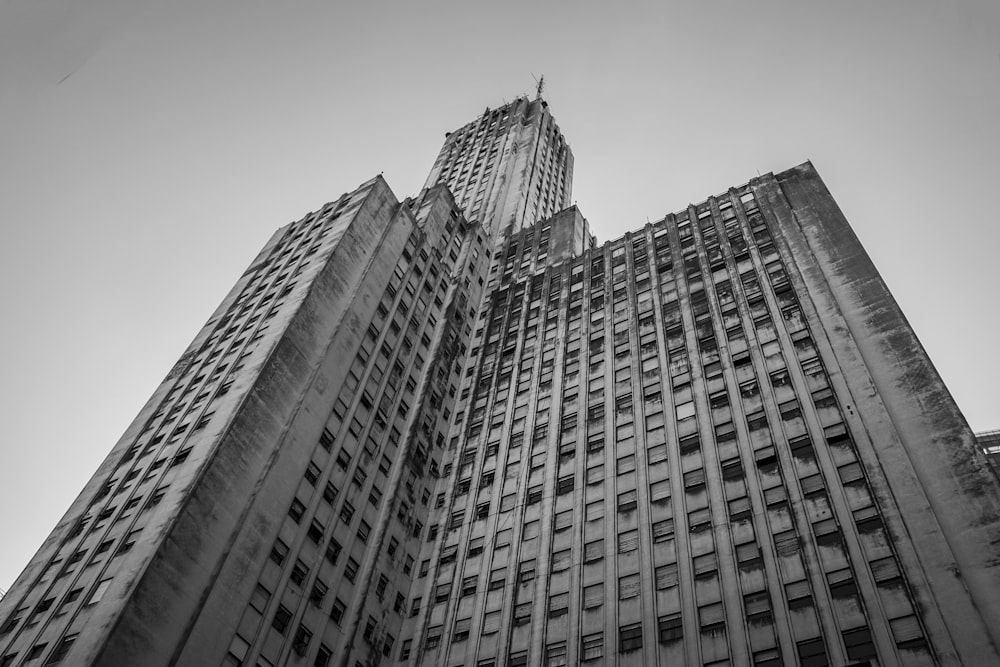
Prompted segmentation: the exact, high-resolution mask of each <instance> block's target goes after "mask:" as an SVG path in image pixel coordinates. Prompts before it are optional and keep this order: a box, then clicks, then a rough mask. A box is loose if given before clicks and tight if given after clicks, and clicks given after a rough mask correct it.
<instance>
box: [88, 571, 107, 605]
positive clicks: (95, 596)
mask: <svg viewBox="0 0 1000 667" xmlns="http://www.w3.org/2000/svg"><path fill="white" fill-rule="evenodd" d="M110 585H111V578H110V577H109V578H107V579H101V580H100V581H99V582H97V587H96V588H94V592H93V593H91V594H90V599H89V600H88V601H87V604H88V605H92V604H97V603H98V602H100V601H101V598H103V597H104V594H105V593H106V592H107V590H108V587H109V586H110Z"/></svg>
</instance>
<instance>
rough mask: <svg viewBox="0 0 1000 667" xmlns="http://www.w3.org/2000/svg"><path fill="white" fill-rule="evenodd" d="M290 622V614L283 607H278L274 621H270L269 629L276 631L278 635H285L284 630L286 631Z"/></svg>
mask: <svg viewBox="0 0 1000 667" xmlns="http://www.w3.org/2000/svg"><path fill="white" fill-rule="evenodd" d="M291 620H292V612H290V611H288V609H287V608H286V607H285V605H279V606H278V610H277V611H276V612H274V619H273V620H272V621H271V627H272V628H274V629H275V630H277V631H278V633H279V634H282V635H283V634H285V630H287V629H288V623H289V622H290V621H291Z"/></svg>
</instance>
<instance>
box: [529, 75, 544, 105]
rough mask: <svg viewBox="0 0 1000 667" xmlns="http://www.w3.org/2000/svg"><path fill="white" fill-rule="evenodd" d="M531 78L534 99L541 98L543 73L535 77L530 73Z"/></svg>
mask: <svg viewBox="0 0 1000 667" xmlns="http://www.w3.org/2000/svg"><path fill="white" fill-rule="evenodd" d="M531 78H532V79H534V80H535V99H536V100H537V99H541V97H542V90H544V89H545V75H544V74H543V75H542V76H541V77H536V76H535V75H534V74H532V75H531Z"/></svg>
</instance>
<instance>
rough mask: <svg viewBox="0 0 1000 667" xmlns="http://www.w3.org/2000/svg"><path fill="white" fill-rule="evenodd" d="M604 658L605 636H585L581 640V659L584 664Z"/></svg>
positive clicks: (597, 634)
mask: <svg viewBox="0 0 1000 667" xmlns="http://www.w3.org/2000/svg"><path fill="white" fill-rule="evenodd" d="M603 657H604V635H602V634H601V633H596V634H593V635H584V636H583V637H581V639H580V659H581V660H583V661H584V662H589V661H591V660H599V659H601V658H603Z"/></svg>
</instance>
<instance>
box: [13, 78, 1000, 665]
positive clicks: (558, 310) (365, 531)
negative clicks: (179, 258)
mask: <svg viewBox="0 0 1000 667" xmlns="http://www.w3.org/2000/svg"><path fill="white" fill-rule="evenodd" d="M572 168H573V156H572V152H571V151H570V149H569V146H568V145H567V143H566V141H565V140H564V138H563V137H562V135H561V133H560V132H559V130H558V127H557V126H556V125H555V123H554V121H553V119H552V117H551V114H550V113H549V110H548V107H547V104H546V103H545V102H544V101H542V100H541V99H535V100H527V99H523V98H521V99H518V100H515V101H514V102H512V103H510V104H507V105H504V106H503V107H501V108H499V109H495V110H490V109H487V110H486V112H485V113H484V114H483V115H482V116H481V117H479V118H477V119H476V120H475V121H473V122H472V123H469V124H468V125H466V126H464V127H463V128H461V129H459V130H457V131H455V132H452V133H449V135H448V136H447V138H446V141H445V144H444V146H443V148H442V150H441V152H440V154H439V156H438V159H437V160H436V161H435V163H434V166H433V168H432V170H431V173H430V175H429V177H428V179H427V184H426V186H425V188H424V189H423V190H422V191H421V193H420V194H419V195H418V196H416V197H415V198H412V199H406V200H403V201H399V200H397V198H396V197H395V195H394V194H393V193H392V192H391V190H390V189H389V187H388V186H387V185H386V183H385V182H384V181H383V180H382V179H381V178H375V179H373V180H371V181H369V182H367V183H365V184H363V185H361V186H360V187H359V188H358V189H356V190H355V191H353V192H351V193H348V194H345V195H343V196H342V197H340V198H339V199H338V200H337V201H335V202H332V203H330V204H327V205H326V206H324V207H323V208H322V209H320V210H318V211H315V212H313V213H310V214H309V215H307V216H305V217H304V218H303V219H302V220H299V221H298V222H295V223H292V224H290V225H288V226H286V227H284V228H282V229H280V230H279V231H278V232H277V233H276V234H275V235H274V237H272V239H271V240H270V241H269V242H268V244H267V245H266V246H265V247H264V249H263V250H262V251H261V253H260V254H259V255H258V256H257V258H256V259H255V260H254V261H253V262H252V263H251V265H250V267H249V268H248V269H247V271H246V272H245V273H244V274H243V276H241V278H240V279H239V281H238V282H237V284H236V286H235V287H234V288H233V290H232V291H231V292H230V293H229V295H228V296H227V297H226V298H225V300H224V301H223V303H222V305H220V307H219V308H218V309H217V310H216V312H215V313H214V314H213V315H212V317H211V318H210V319H209V321H208V323H207V324H206V325H205V327H204V328H203V329H202V330H201V332H199V334H198V335H197V336H196V338H195V340H194V341H193V342H192V344H191V345H190V346H189V348H188V350H187V351H186V352H185V354H184V355H183V356H182V358H181V359H180V361H178V363H177V364H176V366H175V367H174V368H173V369H172V370H171V371H170V373H169V374H168V375H167V377H166V379H165V380H164V381H163V383H162V384H161V385H160V387H159V388H158V389H157V390H156V392H155V393H154V395H153V397H152V398H151V399H150V400H149V402H148V403H147V404H146V406H145V407H144V408H143V409H142V411H141V412H140V414H139V416H138V417H137V418H136V419H135V421H134V422H133V423H132V425H131V426H130V427H129V428H128V430H127V431H126V433H125V435H124V436H123V437H122V439H121V440H120V441H119V442H118V444H117V445H115V447H114V448H113V450H112V451H111V454H110V455H109V456H108V458H107V459H106V460H105V462H104V463H103V464H102V465H101V467H100V468H99V469H98V471H97V472H96V473H95V475H94V476H93V478H92V479H91V480H90V482H88V484H87V486H86V487H85V488H84V490H83V491H82V492H81V494H80V496H79V497H78V498H77V500H76V501H75V502H74V503H73V505H72V506H71V507H70V509H69V510H68V511H67V513H66V515H65V516H64V518H63V519H62V520H61V521H60V522H59V524H58V525H57V526H56V528H55V529H54V530H53V531H52V533H51V535H50V536H49V537H48V539H47V540H46V541H45V542H44V544H43V545H42V546H41V548H40V549H39V550H38V553H37V554H36V555H35V556H34V558H32V560H31V562H30V563H29V564H28V566H27V567H26V569H25V570H24V572H23V573H22V574H21V576H20V577H19V578H18V579H17V581H16V582H15V583H14V585H13V586H12V587H11V590H10V591H9V593H8V594H7V596H6V597H4V598H3V600H2V601H0V667H10V666H13V665H35V664H38V665H43V664H46V665H48V664H67V665H70V664H71V665H128V664H142V665H188V664H197V665H228V666H234V665H261V666H268V665H286V664H287V665H313V666H315V667H326V666H327V665H344V666H347V667H355V666H357V665H361V666H368V665H375V664H410V665H418V664H419V665H445V666H457V665H478V666H479V667H491V666H492V667H499V666H503V665H511V666H513V665H569V664H593V665H605V664H608V665H635V666H637V667H638V666H639V665H668V664H713V665H728V664H733V665H747V664H754V665H781V664H799V665H804V666H813V665H827V664H831V665H843V664H851V663H861V664H864V663H865V661H868V663H869V664H873V665H876V664H877V665H936V664H945V665H951V664H955V665H957V664H970V665H972V664H997V663H1000V655H998V650H997V642H998V640H1000V567H998V565H997V561H998V559H997V555H998V548H997V546H996V545H997V543H998V540H1000V513H998V511H1000V495H998V488H997V482H996V478H995V476H994V475H993V473H992V472H991V471H990V469H989V467H988V465H987V462H986V459H985V457H984V455H983V453H982V451H981V449H980V448H978V447H977V446H976V441H975V437H974V435H973V433H972V431H971V430H970V429H969V426H968V424H967V423H966V422H965V419H964V418H963V417H962V415H961V413H960V412H959V410H958V408H957V406H956V405H955V403H954V401H953V400H952V398H951V396H950V394H949V393H948V391H947V389H946V388H945V387H944V385H943V383H942V382H941V379H940V378H939V376H938V375H937V373H936V371H935V370H934V367H933V365H932V364H931V362H930V360H929V359H928V358H927V355H926V354H925V353H924V351H923V349H922V347H921V346H920V344H919V342H918V341H917V339H916V337H915V336H914V334H913V331H912V330H911V329H910V327H909V325H908V324H907V323H906V320H905V318H904V317H903V315H902V313H901V312H900V311H899V308H898V306H897V305H896V303H895V301H894V300H893V298H892V296H891V294H890V293H889V291H888V290H887V288H886V286H885V284H884V283H883V282H882V280H881V278H880V277H879V275H878V273H877V271H876V270H875V268H874V265H873V264H872V263H871V260H870V259H869V258H868V256H867V255H866V254H865V252H864V249H863V248H862V247H861V245H860V243H859V242H858V240H857V238H856V237H855V235H854V233H853V231H852V230H851V228H850V226H849V225H848V223H847V221H846V220H845V219H844V217H843V215H842V213H841V212H840V210H839V208H838V207H837V205H836V203H835V202H834V200H833V198H832V197H831V196H830V194H829V192H828V191H827V189H826V187H825V186H824V184H823V182H822V181H821V179H820V178H819V176H818V174H817V173H816V171H815V170H814V169H813V167H812V165H811V164H809V163H806V164H803V165H800V166H798V167H795V168H793V169H790V170H788V171H785V172H782V173H779V174H767V175H765V176H762V177H759V178H756V179H754V180H752V181H750V182H749V183H748V184H746V185H743V186H740V187H736V188H732V189H730V190H729V191H727V192H725V193H721V194H720V195H718V196H715V197H710V198H709V199H707V200H706V201H704V202H701V203H699V204H697V205H692V206H690V207H688V209H687V210H684V211H680V212H678V213H675V214H671V215H668V216H666V217H665V218H664V219H663V220H660V221H658V222H656V223H653V224H648V225H646V226H645V227H644V228H642V229H639V230H637V231H635V232H632V233H629V234H626V235H625V236H624V237H623V238H620V239H616V240H614V241H609V242H606V243H604V244H603V245H597V243H596V240H595V239H594V237H593V236H592V234H591V233H590V229H589V226H588V223H587V221H586V219H585V218H584V217H583V216H582V215H581V213H580V212H579V211H578V210H577V209H576V207H573V206H568V204H569V202H570V201H571V199H570V193H571V187H572Z"/></svg>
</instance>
